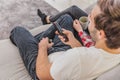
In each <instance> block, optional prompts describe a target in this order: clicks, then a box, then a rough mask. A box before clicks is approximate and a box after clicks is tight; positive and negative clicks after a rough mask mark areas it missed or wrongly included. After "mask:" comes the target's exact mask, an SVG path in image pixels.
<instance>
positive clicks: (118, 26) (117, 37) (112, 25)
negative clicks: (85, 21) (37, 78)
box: [89, 0, 120, 49]
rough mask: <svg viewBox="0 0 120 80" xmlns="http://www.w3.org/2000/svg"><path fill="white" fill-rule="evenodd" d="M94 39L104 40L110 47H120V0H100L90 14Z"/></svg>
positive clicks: (91, 31)
mask: <svg viewBox="0 0 120 80" xmlns="http://www.w3.org/2000/svg"><path fill="white" fill-rule="evenodd" d="M89 20H90V24H89V31H90V35H91V36H92V38H93V40H94V41H96V43H97V42H102V41H103V42H104V43H105V44H106V46H107V47H108V48H110V49H117V48H120V0H98V2H97V5H96V6H95V7H94V8H93V10H92V12H91V14H90V15H89Z"/></svg>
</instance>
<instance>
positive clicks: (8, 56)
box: [0, 25, 50, 80]
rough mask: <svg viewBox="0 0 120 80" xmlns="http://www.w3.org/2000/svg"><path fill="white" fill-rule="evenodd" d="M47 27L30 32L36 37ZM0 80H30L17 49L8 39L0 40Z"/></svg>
mask: <svg viewBox="0 0 120 80" xmlns="http://www.w3.org/2000/svg"><path fill="white" fill-rule="evenodd" d="M49 26H50V25H46V26H40V27H37V28H35V29H32V30H31V31H30V32H31V33H32V34H33V35H36V34H38V33H40V32H41V31H44V30H46V29H47V28H48V27H49ZM0 80H31V77H30V76H29V74H28V72H27V70H26V68H25V66H24V64H23V61H22V59H21V57H20V54H19V51H18V48H17V47H16V46H14V45H13V44H12V43H11V41H10V40H9V39H5V40H0Z"/></svg>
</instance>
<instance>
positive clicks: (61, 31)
mask: <svg viewBox="0 0 120 80" xmlns="http://www.w3.org/2000/svg"><path fill="white" fill-rule="evenodd" d="M53 25H54V27H55V28H56V30H57V31H58V33H59V34H60V35H61V36H63V37H64V38H65V42H67V41H68V38H67V36H66V35H65V34H64V33H63V30H62V28H61V26H60V25H59V24H58V23H57V22H53Z"/></svg>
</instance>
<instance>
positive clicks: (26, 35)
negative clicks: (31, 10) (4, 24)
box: [10, 14, 74, 80]
mask: <svg viewBox="0 0 120 80" xmlns="http://www.w3.org/2000/svg"><path fill="white" fill-rule="evenodd" d="M57 22H58V23H59V24H60V26H61V27H62V28H65V29H67V30H70V31H72V32H73V33H74V29H73V27H72V26H73V19H72V18H71V16H69V15H67V14H66V15H63V16H61V17H60V18H59V19H58V20H57ZM55 31H56V30H55V28H54V26H53V25H52V26H51V27H50V28H49V29H48V30H46V31H44V32H42V33H40V34H38V35H36V36H32V34H31V33H30V32H29V31H27V30H26V29H25V28H22V27H16V28H14V29H13V30H12V31H11V36H10V39H11V41H12V42H13V43H14V44H15V45H16V46H17V47H18V49H19V51H20V55H21V57H22V59H23V62H24V64H25V67H26V69H27V70H28V72H29V74H30V75H31V77H32V78H33V79H34V80H38V78H37V76H36V71H35V70H36V69H35V64H36V58H37V54H38V43H39V41H40V40H41V39H42V38H43V37H49V38H50V39H53V42H54V45H53V46H52V47H51V48H50V49H48V55H49V54H51V53H53V52H57V51H65V50H67V49H70V48H71V47H70V46H68V45H65V44H63V43H62V42H61V41H60V39H59V38H58V35H55Z"/></svg>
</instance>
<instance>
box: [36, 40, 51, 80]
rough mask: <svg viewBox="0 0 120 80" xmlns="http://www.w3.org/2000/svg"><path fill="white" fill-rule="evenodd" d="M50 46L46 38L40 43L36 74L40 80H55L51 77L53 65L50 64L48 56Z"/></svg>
mask: <svg viewBox="0 0 120 80" xmlns="http://www.w3.org/2000/svg"><path fill="white" fill-rule="evenodd" d="M48 44H49V43H48V39H46V38H45V39H43V40H41V42H40V43H39V50H38V56H37V60H36V74H37V77H38V78H39V79H40V80H53V79H52V77H51V75H50V67H51V63H50V62H49V60H48V55H47V49H48Z"/></svg>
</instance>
